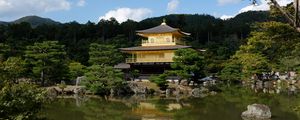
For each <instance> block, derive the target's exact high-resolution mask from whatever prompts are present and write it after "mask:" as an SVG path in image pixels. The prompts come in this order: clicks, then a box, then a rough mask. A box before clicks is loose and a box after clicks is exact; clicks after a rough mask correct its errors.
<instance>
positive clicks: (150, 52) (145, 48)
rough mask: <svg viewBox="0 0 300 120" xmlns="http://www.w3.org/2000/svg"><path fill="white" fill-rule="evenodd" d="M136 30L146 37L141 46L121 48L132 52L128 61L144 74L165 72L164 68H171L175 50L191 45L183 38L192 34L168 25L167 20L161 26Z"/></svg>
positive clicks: (125, 51) (123, 50)
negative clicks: (186, 43)
mask: <svg viewBox="0 0 300 120" xmlns="http://www.w3.org/2000/svg"><path fill="white" fill-rule="evenodd" d="M136 32H137V35H139V36H142V37H144V38H146V39H144V40H142V44H141V46H137V47H130V48H120V50H121V51H122V52H124V53H128V54H130V56H131V57H130V58H127V59H126V63H127V64H130V66H131V68H133V69H138V70H139V71H140V72H141V73H142V74H152V73H154V74H155V73H163V72H164V70H166V69H170V63H172V62H173V57H174V55H175V50H177V49H181V48H190V47H191V46H185V42H184V41H182V39H181V38H182V37H184V36H189V35H190V34H189V33H186V32H183V31H181V30H180V29H177V28H173V27H170V26H168V25H167V24H166V22H165V20H164V22H163V23H161V25H159V26H156V27H153V28H149V29H146V30H139V31H136Z"/></svg>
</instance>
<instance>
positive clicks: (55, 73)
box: [25, 41, 67, 86]
mask: <svg viewBox="0 0 300 120" xmlns="http://www.w3.org/2000/svg"><path fill="white" fill-rule="evenodd" d="M25 53H26V55H25V56H26V58H27V61H28V62H29V64H30V65H32V66H33V68H32V72H33V74H34V75H35V76H40V80H41V84H42V85H43V86H44V85H45V81H48V80H56V82H57V81H58V80H63V79H66V75H67V64H66V53H65V51H64V45H59V44H58V41H44V42H42V43H34V45H32V46H28V47H27V50H26V52H25Z"/></svg>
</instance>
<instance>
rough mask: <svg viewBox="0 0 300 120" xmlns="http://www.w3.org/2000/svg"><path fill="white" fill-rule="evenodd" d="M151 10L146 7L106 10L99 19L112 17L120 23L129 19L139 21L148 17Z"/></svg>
mask: <svg viewBox="0 0 300 120" xmlns="http://www.w3.org/2000/svg"><path fill="white" fill-rule="evenodd" d="M151 14H152V11H151V10H150V9H148V8H136V9H133V8H118V9H115V10H111V11H108V12H107V13H106V14H105V15H104V16H101V17H99V20H101V19H105V20H108V19H110V18H112V17H114V18H116V20H117V21H118V22H120V23H122V22H124V21H126V20H128V19H131V20H135V21H141V20H143V19H144V18H146V17H150V16H151Z"/></svg>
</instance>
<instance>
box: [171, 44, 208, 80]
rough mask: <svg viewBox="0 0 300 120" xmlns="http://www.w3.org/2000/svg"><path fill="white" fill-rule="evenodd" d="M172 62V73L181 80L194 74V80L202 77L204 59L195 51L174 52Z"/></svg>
mask: <svg viewBox="0 0 300 120" xmlns="http://www.w3.org/2000/svg"><path fill="white" fill-rule="evenodd" d="M173 60H174V63H172V64H171V67H172V68H173V69H174V70H173V71H172V73H175V74H176V75H178V76H180V77H182V78H190V77H192V75H191V74H194V75H193V77H194V79H198V78H200V77H203V76H204V71H203V69H204V58H203V56H202V55H200V54H199V53H198V52H197V51H196V50H194V49H191V48H187V49H179V50H176V51H175V57H174V58H173Z"/></svg>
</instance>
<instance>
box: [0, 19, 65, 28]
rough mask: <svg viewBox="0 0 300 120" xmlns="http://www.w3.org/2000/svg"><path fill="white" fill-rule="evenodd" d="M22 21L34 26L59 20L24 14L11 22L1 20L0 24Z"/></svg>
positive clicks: (50, 23)
mask: <svg viewBox="0 0 300 120" xmlns="http://www.w3.org/2000/svg"><path fill="white" fill-rule="evenodd" d="M22 22H27V23H29V24H30V25H31V26H32V27H36V26H39V25H42V24H47V25H57V24H60V22H57V21H54V20H52V19H49V18H42V17H39V16H25V17H22V18H20V19H17V20H15V21H12V22H1V21H0V24H4V25H6V24H18V23H22Z"/></svg>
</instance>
